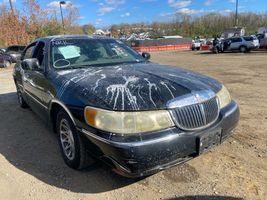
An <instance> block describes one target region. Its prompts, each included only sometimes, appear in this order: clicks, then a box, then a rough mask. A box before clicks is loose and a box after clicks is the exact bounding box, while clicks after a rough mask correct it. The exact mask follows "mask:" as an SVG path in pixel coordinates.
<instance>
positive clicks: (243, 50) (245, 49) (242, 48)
mask: <svg viewBox="0 0 267 200" xmlns="http://www.w3.org/2000/svg"><path fill="white" fill-rule="evenodd" d="M239 51H240V52H241V53H245V52H247V47H245V46H241V47H239Z"/></svg>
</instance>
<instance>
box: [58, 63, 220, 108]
mask: <svg viewBox="0 0 267 200" xmlns="http://www.w3.org/2000/svg"><path fill="white" fill-rule="evenodd" d="M56 79H57V80H58V90H57V98H59V99H63V100H64V101H67V102H68V104H77V106H78V105H81V104H82V105H81V106H86V105H88V106H94V107H98V108H103V109H109V110H124V111H131V110H151V109H166V108H167V105H168V103H169V102H170V101H172V100H174V99H176V98H180V99H181V98H182V97H183V96H185V97H186V96H188V95H190V94H193V93H197V92H200V91H204V90H205V91H211V92H213V93H217V92H218V91H219V90H220V89H221V84H220V83H219V82H218V81H216V80H214V79H212V78H209V77H207V76H204V75H201V74H198V73H195V72H192V71H188V70H185V69H181V68H177V67H171V66H166V65H159V64H153V63H142V64H131V65H116V66H106V67H89V68H86V69H85V68H82V69H72V70H60V71H57V72H56Z"/></svg>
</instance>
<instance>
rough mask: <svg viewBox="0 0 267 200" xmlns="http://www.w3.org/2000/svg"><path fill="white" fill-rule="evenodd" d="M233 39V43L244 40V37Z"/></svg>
mask: <svg viewBox="0 0 267 200" xmlns="http://www.w3.org/2000/svg"><path fill="white" fill-rule="evenodd" d="M231 41H232V43H235V42H242V39H241V38H232V39H231Z"/></svg>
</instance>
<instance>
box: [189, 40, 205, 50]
mask: <svg viewBox="0 0 267 200" xmlns="http://www.w3.org/2000/svg"><path fill="white" fill-rule="evenodd" d="M202 44H206V40H205V39H195V40H192V47H191V49H192V51H194V50H197V51H199V50H200V48H201V45H202Z"/></svg>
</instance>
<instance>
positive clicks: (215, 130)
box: [78, 101, 239, 177]
mask: <svg viewBox="0 0 267 200" xmlns="http://www.w3.org/2000/svg"><path fill="white" fill-rule="evenodd" d="M238 121H239V108H238V105H237V104H236V103H235V102H234V101H232V102H231V103H230V104H229V105H228V106H226V107H225V108H223V109H222V110H221V112H220V116H219V118H218V120H217V121H216V122H215V123H214V124H213V125H211V126H210V127H208V128H205V129H204V130H200V131H194V132H188V131H182V130H180V129H179V128H177V127H173V128H170V129H167V130H162V131H157V132H152V133H146V134H140V135H139V136H137V137H135V138H127V139H124V140H121V139H122V138H124V137H115V136H114V135H112V134H110V135H109V137H108V138H105V137H102V135H101V133H99V132H94V131H95V130H86V129H85V128H78V131H80V132H81V133H83V135H84V137H86V138H87V140H86V141H87V142H88V147H89V151H90V152H91V154H92V155H93V156H95V157H97V158H99V159H101V160H103V161H105V162H106V163H108V164H109V165H111V167H112V168H113V170H114V171H115V172H117V173H119V174H121V175H123V176H126V177H142V176H147V175H150V174H153V173H156V172H158V171H160V170H163V169H167V168H170V167H172V166H175V165H177V164H180V163H182V162H185V161H187V160H189V159H192V158H194V157H196V156H198V155H200V154H201V153H203V152H204V151H206V150H208V149H209V148H210V147H213V146H215V145H217V144H220V143H222V142H223V141H224V140H225V139H226V138H227V137H229V136H230V135H231V133H232V130H233V129H234V128H235V127H236V126H237V123H238ZM211 134H213V135H214V134H215V135H216V137H217V141H216V142H215V143H213V141H209V140H210V138H209V135H211ZM204 136H205V141H204V142H203V141H202V138H204ZM206 136H208V137H206ZM202 143H204V145H206V146H205V147H204V148H202V147H201V145H202Z"/></svg>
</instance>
